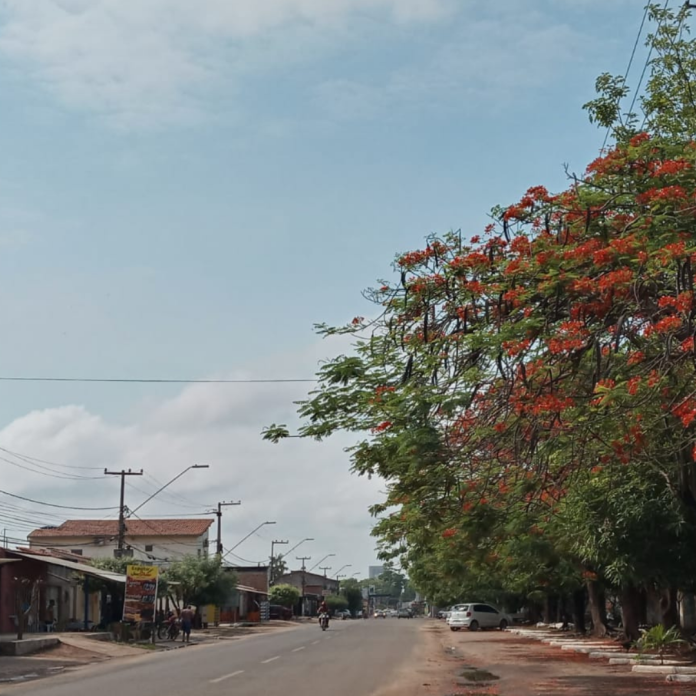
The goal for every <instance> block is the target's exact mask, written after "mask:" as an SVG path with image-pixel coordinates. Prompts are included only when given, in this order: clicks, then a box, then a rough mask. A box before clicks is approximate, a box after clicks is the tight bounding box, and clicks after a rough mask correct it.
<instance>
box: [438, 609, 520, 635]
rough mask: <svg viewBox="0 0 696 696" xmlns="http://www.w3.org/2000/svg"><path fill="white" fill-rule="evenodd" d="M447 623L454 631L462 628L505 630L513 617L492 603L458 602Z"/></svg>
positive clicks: (471, 629)
mask: <svg viewBox="0 0 696 696" xmlns="http://www.w3.org/2000/svg"><path fill="white" fill-rule="evenodd" d="M447 623H448V624H449V627H450V630H452V631H460V630H461V629H462V628H468V629H469V630H470V631H478V630H479V628H499V629H501V630H505V629H506V628H507V627H508V626H509V625H510V624H511V623H512V619H511V618H510V616H508V614H504V613H503V612H501V611H498V610H497V609H496V608H495V607H492V606H491V605H490V604H458V605H457V609H456V610H455V611H453V612H452V613H451V614H450V616H449V618H448V619H447Z"/></svg>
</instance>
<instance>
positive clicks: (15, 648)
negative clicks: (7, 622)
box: [0, 633, 60, 657]
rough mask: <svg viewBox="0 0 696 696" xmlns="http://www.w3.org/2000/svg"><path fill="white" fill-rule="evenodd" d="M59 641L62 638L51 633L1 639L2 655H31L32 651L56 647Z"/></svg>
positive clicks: (0, 650)
mask: <svg viewBox="0 0 696 696" xmlns="http://www.w3.org/2000/svg"><path fill="white" fill-rule="evenodd" d="M59 643H60V639H59V638H58V637H57V636H56V635H52V634H50V633H49V634H44V635H43V636H31V637H30V638H23V639H22V640H3V641H0V655H12V656H14V657H18V656H20V655H31V654H32V653H36V652H41V651H42V650H46V649H48V648H52V647H55V646H56V645H58V644H59Z"/></svg>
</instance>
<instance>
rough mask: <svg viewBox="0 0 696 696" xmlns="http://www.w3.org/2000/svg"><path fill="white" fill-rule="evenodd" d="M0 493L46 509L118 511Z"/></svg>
mask: <svg viewBox="0 0 696 696" xmlns="http://www.w3.org/2000/svg"><path fill="white" fill-rule="evenodd" d="M0 493H1V494H2V495H8V496H9V497H10V498H16V499H17V500H24V501H26V502H27V503H34V504H35V505H44V506H46V507H51V508H59V509H61V510H90V511H94V510H98V511H101V510H118V507H116V506H113V507H77V506H71V505H58V504H57V503H44V502H43V501H42V500H34V499H32V498H25V497H24V496H22V495H16V494H15V493H10V492H9V491H3V490H0Z"/></svg>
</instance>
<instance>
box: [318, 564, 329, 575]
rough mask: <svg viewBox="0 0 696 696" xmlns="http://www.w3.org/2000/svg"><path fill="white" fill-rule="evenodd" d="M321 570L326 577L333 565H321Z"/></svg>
mask: <svg viewBox="0 0 696 696" xmlns="http://www.w3.org/2000/svg"><path fill="white" fill-rule="evenodd" d="M319 570H323V571H324V577H327V573H328V572H329V571H330V570H331V566H319Z"/></svg>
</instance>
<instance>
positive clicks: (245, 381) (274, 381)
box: [0, 377, 318, 384]
mask: <svg viewBox="0 0 696 696" xmlns="http://www.w3.org/2000/svg"><path fill="white" fill-rule="evenodd" d="M0 382H83V383H102V384H293V383H295V384H297V383H303V382H304V383H309V382H312V383H315V382H318V380H317V379H152V378H143V379H136V378H112V377H0Z"/></svg>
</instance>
